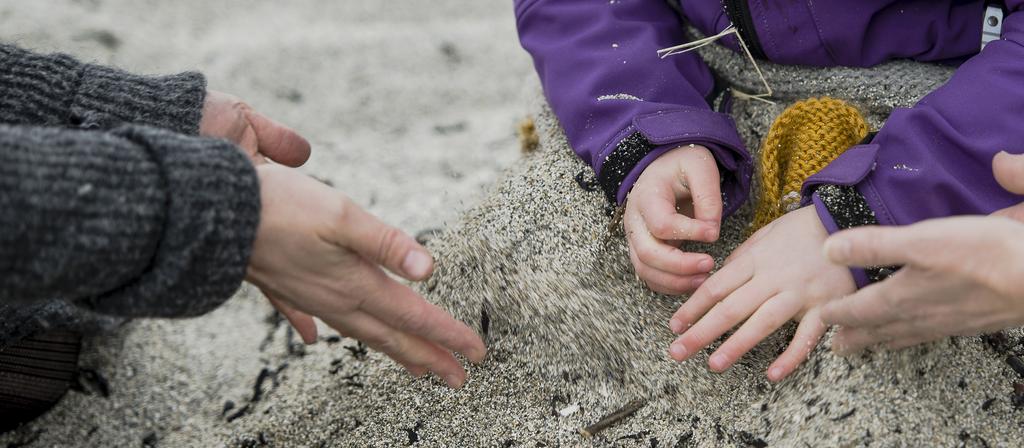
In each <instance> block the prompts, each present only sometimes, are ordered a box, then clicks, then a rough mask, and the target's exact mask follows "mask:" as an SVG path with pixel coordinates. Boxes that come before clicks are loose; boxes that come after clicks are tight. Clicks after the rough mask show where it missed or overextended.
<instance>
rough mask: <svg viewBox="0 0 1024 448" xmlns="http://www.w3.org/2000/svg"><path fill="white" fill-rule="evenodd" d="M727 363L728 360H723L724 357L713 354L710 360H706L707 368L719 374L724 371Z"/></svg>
mask: <svg viewBox="0 0 1024 448" xmlns="http://www.w3.org/2000/svg"><path fill="white" fill-rule="evenodd" d="M728 363H729V360H727V359H725V355H722V354H718V353H716V354H714V355H711V359H708V367H711V370H713V371H715V372H721V371H723V370H725V366H726V365H727V364H728Z"/></svg>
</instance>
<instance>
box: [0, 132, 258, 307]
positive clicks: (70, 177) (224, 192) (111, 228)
mask: <svg viewBox="0 0 1024 448" xmlns="http://www.w3.org/2000/svg"><path fill="white" fill-rule="evenodd" d="M0 172H2V175H0V228H2V229H3V232H0V273H2V275H0V298H2V299H3V300H5V301H11V302H15V301H21V302H24V301H38V300H44V299H52V298H55V297H59V298H64V299H66V300H70V301H74V302H76V303H78V304H80V305H82V306H85V307H87V308H90V309H92V310H95V311H98V312H101V313H105V314H112V315H122V316H190V315H198V314H202V313H204V312H206V311H209V310H210V309H212V308H214V307H216V306H217V305H219V304H220V303H221V302H222V301H224V300H226V299H227V298H228V297H230V296H231V295H232V294H233V293H234V291H235V290H236V289H237V288H238V286H239V285H240V283H241V282H242V280H243V278H244V276H245V270H246V265H247V264H248V260H249V254H250V251H251V247H252V243H253V238H254V235H255V232H256V227H257V223H258V220H259V210H260V203H259V197H260V196H259V185H258V181H257V178H256V176H255V174H254V172H253V168H252V164H251V163H250V161H249V159H248V158H247V157H246V156H245V155H244V154H243V153H242V152H241V151H239V150H238V149H237V148H236V147H235V146H234V145H232V144H230V143H228V142H226V141H221V140H209V139H200V138H194V137H186V136H182V135H180V134H175V133H172V132H168V131H163V130H158V129H154V128H147V127H139V126H128V127H120V128H117V129H115V130H113V131H112V132H109V133H101V132H88V131H78V130H66V129H59V128H40V127H26V126H0Z"/></svg>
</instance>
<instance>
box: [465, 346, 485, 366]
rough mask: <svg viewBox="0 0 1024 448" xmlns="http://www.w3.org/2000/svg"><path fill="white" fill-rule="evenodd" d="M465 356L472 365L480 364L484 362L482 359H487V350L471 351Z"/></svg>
mask: <svg viewBox="0 0 1024 448" xmlns="http://www.w3.org/2000/svg"><path fill="white" fill-rule="evenodd" d="M467 356H468V357H469V360H470V361H472V362H473V364H480V363H482V362H484V358H486V357H487V349H472V350H470V353H468V354H467Z"/></svg>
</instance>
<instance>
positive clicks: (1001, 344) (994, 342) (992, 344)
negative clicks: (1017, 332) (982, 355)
mask: <svg viewBox="0 0 1024 448" xmlns="http://www.w3.org/2000/svg"><path fill="white" fill-rule="evenodd" d="M981 341H982V342H984V343H985V345H987V346H988V347H989V348H991V349H992V350H995V351H996V352H998V353H1005V352H1006V351H1007V350H1009V349H1010V338H1008V337H1006V333H1003V332H1002V331H997V332H995V333H989V334H983V335H981Z"/></svg>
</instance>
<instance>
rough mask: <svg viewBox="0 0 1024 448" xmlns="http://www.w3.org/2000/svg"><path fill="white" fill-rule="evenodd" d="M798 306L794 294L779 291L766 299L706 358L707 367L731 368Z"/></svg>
mask: <svg viewBox="0 0 1024 448" xmlns="http://www.w3.org/2000/svg"><path fill="white" fill-rule="evenodd" d="M800 307H801V303H800V300H798V297H797V296H795V295H785V294H780V295H777V296H775V297H772V298H771V299H768V301H767V302H765V304H764V305H762V306H761V307H760V308H758V309H757V311H756V312H754V315H753V316H750V319H748V320H747V322H746V323H745V324H743V326H741V327H740V329H739V330H736V333H734V334H733V335H732V336H730V337H729V339H727V340H726V341H725V342H724V343H722V345H721V346H720V347H718V350H715V353H714V354H712V355H711V358H710V359H708V367H710V368H711V370H713V371H715V372H724V371H725V370H726V369H728V368H729V367H732V365H733V364H735V363H736V361H738V360H739V359H740V358H741V357H743V355H745V354H746V353H747V352H749V351H750V350H751V349H753V348H754V346H756V345H757V344H759V343H760V342H761V341H763V340H764V339H765V338H767V337H768V336H770V335H771V334H772V333H774V332H775V331H776V330H778V329H779V327H782V325H783V324H785V323H786V322H788V321H789V319H791V318H792V317H793V316H794V315H796V314H797V313H799V312H800Z"/></svg>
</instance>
